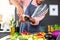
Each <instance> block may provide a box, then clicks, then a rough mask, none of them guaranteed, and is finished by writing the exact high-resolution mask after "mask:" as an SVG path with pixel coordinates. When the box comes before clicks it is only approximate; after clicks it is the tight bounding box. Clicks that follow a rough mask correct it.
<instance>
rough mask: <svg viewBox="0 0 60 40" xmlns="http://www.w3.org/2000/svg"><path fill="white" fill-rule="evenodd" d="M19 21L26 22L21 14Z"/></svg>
mask: <svg viewBox="0 0 60 40" xmlns="http://www.w3.org/2000/svg"><path fill="white" fill-rule="evenodd" d="M19 22H24V23H26V21H25V19H24V16H23V15H22V16H20V18H19Z"/></svg>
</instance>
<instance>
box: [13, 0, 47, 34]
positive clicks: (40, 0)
mask: <svg viewBox="0 0 60 40" xmlns="http://www.w3.org/2000/svg"><path fill="white" fill-rule="evenodd" d="M44 1H45V0H36V3H37V6H38V5H43V4H44ZM16 3H17V2H16ZM13 4H15V2H14V1H13ZM15 5H17V4H15ZM37 6H34V5H32V4H30V5H29V6H28V7H27V9H28V12H27V15H28V16H30V17H32V19H34V20H35V23H34V24H33V23H32V22H27V23H26V25H25V27H24V28H23V30H22V31H21V32H23V31H24V30H26V31H27V32H30V33H37V32H40V29H39V28H40V25H39V23H40V21H41V20H42V19H43V18H44V17H45V14H46V13H47V11H48V10H47V9H45V10H46V11H44V10H43V9H44V8H45V7H44V5H43V8H42V9H41V10H42V14H41V15H40V16H34V14H38V13H33V12H34V10H35V9H36V7H37ZM17 8H18V6H17ZM33 8H34V9H33ZM19 10H20V9H19ZM29 10H30V11H29ZM22 11H23V10H22ZM20 12H21V11H20ZM22 14H23V12H22ZM19 16H20V17H21V16H22V17H23V19H24V16H23V15H21V13H20V15H19ZM20 19H21V18H20ZM22 21H24V20H22Z"/></svg>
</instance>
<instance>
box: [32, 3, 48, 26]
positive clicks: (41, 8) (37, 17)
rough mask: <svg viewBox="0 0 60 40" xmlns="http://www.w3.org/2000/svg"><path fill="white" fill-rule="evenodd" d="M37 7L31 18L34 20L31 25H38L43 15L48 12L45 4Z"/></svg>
mask: <svg viewBox="0 0 60 40" xmlns="http://www.w3.org/2000/svg"><path fill="white" fill-rule="evenodd" d="M38 7H39V8H38ZM38 7H37V8H36V10H35V11H34V13H33V15H32V16H31V17H32V18H34V19H35V23H34V24H32V25H38V24H39V22H40V21H41V20H43V19H44V17H45V14H47V12H48V7H47V5H46V4H44V5H40V6H38Z"/></svg>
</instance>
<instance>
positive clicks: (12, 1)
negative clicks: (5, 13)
mask: <svg viewBox="0 0 60 40" xmlns="http://www.w3.org/2000/svg"><path fill="white" fill-rule="evenodd" d="M10 1H11V3H12V4H13V5H15V7H16V8H17V9H19V10H20V14H21V15H22V14H23V9H22V7H21V5H20V4H19V3H18V1H17V0H10Z"/></svg>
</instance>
